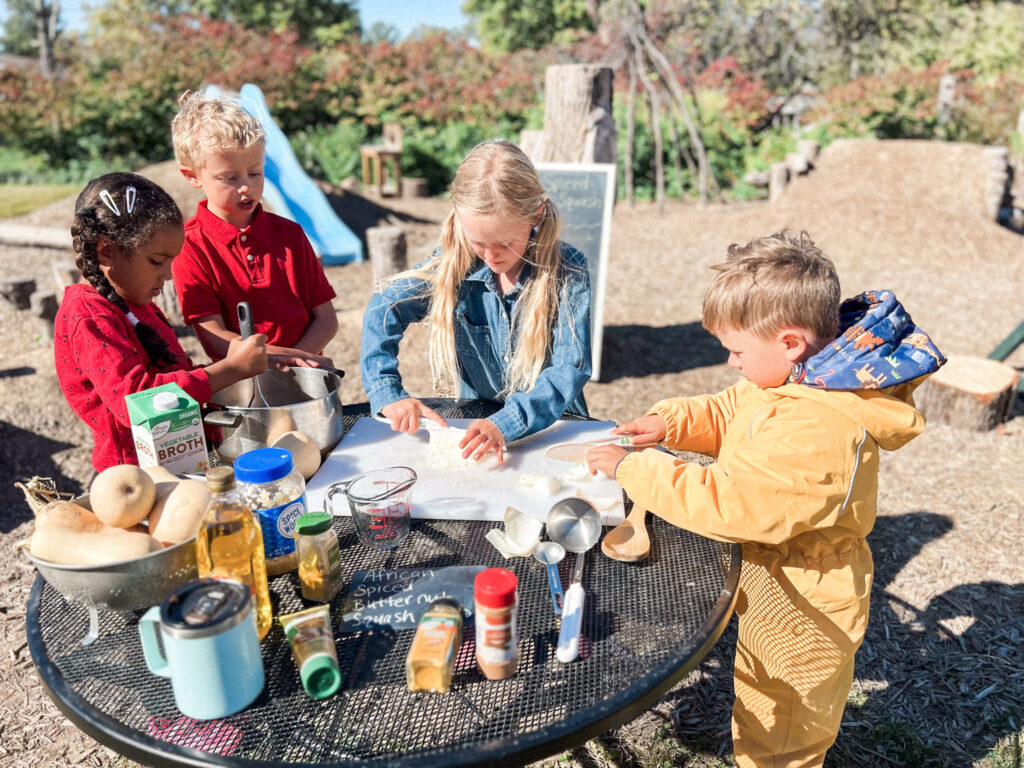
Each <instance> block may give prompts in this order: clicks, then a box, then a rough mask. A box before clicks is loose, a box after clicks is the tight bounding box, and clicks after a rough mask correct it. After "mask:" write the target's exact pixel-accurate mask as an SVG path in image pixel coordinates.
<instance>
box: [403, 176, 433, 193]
mask: <svg viewBox="0 0 1024 768" xmlns="http://www.w3.org/2000/svg"><path fill="white" fill-rule="evenodd" d="M429 196H430V183H429V182H428V181H427V180H426V179H418V178H413V177H410V176H403V177H402V197H429Z"/></svg>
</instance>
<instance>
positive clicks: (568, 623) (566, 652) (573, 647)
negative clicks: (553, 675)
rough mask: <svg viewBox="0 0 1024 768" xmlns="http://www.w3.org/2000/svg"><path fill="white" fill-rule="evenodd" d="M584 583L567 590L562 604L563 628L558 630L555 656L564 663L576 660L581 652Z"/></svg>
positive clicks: (576, 583)
mask: <svg viewBox="0 0 1024 768" xmlns="http://www.w3.org/2000/svg"><path fill="white" fill-rule="evenodd" d="M584 596H585V595H584V592H583V585H582V584H580V583H579V582H573V584H572V585H571V586H570V587H569V588H568V589H567V590H566V591H565V602H564V603H563V604H562V628H561V630H559V632H558V649H557V650H556V651H555V656H557V657H558V660H559V661H560V662H562V663H563V664H568V663H569V662H570V661H575V660H576V657H577V656H578V655H579V652H580V626H581V625H582V624H583V598H584Z"/></svg>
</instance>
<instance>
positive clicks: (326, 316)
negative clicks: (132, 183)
mask: <svg viewBox="0 0 1024 768" xmlns="http://www.w3.org/2000/svg"><path fill="white" fill-rule="evenodd" d="M180 103H181V111H180V112H178V114H177V116H175V118H174V121H173V122H172V123H171V134H172V138H173V142H174V154H175V156H176V157H177V160H178V163H179V165H180V168H181V173H182V175H184V176H185V178H186V179H188V181H189V183H190V184H191V185H192V186H194V187H196V188H198V189H202V190H203V191H204V192H205V193H206V200H203V201H202V202H200V203H199V207H198V209H197V211H196V215H195V216H194V217H193V218H192V219H191V220H190V221H189V222H188V223H187V224H186V225H185V245H184V247H183V248H182V250H181V254H180V255H179V256H178V258H176V259H175V260H174V265H173V268H172V271H173V275H174V286H175V289H176V290H177V292H178V300H179V301H180V302H181V311H182V315H183V316H184V318H185V322H187V323H188V324H189V325H191V326H192V327H193V328H194V329H195V332H196V336H198V337H199V341H200V343H202V345H203V349H205V350H206V353H207V354H208V355H209V356H210V358H211V359H213V360H220V359H221V358H223V357H224V356H225V355H226V354H227V351H228V345H229V344H230V343H231V341H232V340H233V339H236V338H238V336H239V325H238V312H237V306H238V303H239V302H242V301H247V302H249V304H250V306H251V307H252V315H253V325H254V332H255V333H262V334H265V335H266V336H267V341H268V343H267V352H268V353H270V354H271V355H272V356H273V355H288V356H291V357H295V356H298V357H300V358H302V359H304V360H307V361H309V362H310V363H311V364H313V365H316V364H320V363H323V364H326V365H330V364H331V362H330V360H329V359H327V358H325V357H322V356H321V355H322V352H323V349H324V347H326V346H327V342H329V341H330V340H331V339H332V338H334V334H335V333H337V331H338V318H337V316H336V315H335V313H334V308H333V306H331V299H333V298H334V296H335V292H334V289H333V288H332V287H331V285H330V283H328V282H327V277H326V276H325V275H324V270H323V267H322V266H321V264H320V261H319V259H317V257H316V254H315V253H314V252H313V248H312V246H311V245H310V244H309V240H308V239H307V238H306V235H305V233H304V232H303V231H302V227H300V226H299V225H298V224H296V223H295V222H293V221H290V220H288V219H285V218H283V217H281V216H276V215H274V214H272V213H268V212H267V211H265V210H263V207H262V206H261V205H260V198H261V197H262V195H263V163H264V152H265V138H266V134H265V133H264V131H263V128H262V127H260V124H259V121H257V120H256V118H255V117H253V116H252V115H250V114H249V113H248V112H246V111H245V109H243V108H242V106H241V105H240V104H238V103H237V102H235V101H233V100H231V99H228V98H222V97H217V98H214V97H210V96H206V95H204V94H203V93H201V92H200V93H192V92H186V93H185V95H184V96H182V98H181V99H180Z"/></svg>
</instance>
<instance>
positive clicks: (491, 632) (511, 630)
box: [473, 568, 519, 680]
mask: <svg viewBox="0 0 1024 768" xmlns="http://www.w3.org/2000/svg"><path fill="white" fill-rule="evenodd" d="M518 586H519V580H518V579H517V578H516V575H515V574H514V573H512V572H511V571H509V570H506V569H504V568H488V569H486V570H484V571H481V572H480V573H478V574H477V576H476V578H475V579H474V580H473V603H474V606H475V608H476V618H475V622H476V663H477V666H479V667H480V671H481V672H483V673H484V677H486V678H487V679H488V680H503V679H504V678H506V677H510V676H511V675H513V674H515V671H516V669H517V668H518V667H519V638H518V633H517V629H516V607H517V605H518V602H519V600H518V595H517V593H516V590H517V588H518Z"/></svg>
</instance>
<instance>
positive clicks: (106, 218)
mask: <svg viewBox="0 0 1024 768" xmlns="http://www.w3.org/2000/svg"><path fill="white" fill-rule="evenodd" d="M181 223H182V217H181V210H180V209H179V208H178V205H177V203H175V202H174V200H173V199H172V198H171V196H170V195H168V194H167V192H165V191H164V190H163V189H162V188H161V187H159V186H158V185H156V184H154V183H153V182H152V181H150V180H149V179H147V178H145V177H143V176H139V175H138V174H135V173H107V174H104V175H103V176H100V177H98V178H95V179H93V180H92V181H90V182H89V183H88V184H87V185H86V187H85V189H83V190H82V193H81V194H80V195H79V196H78V200H77V201H75V220H74V223H73V224H72V225H71V238H72V245H73V247H74V249H75V254H76V256H75V264H76V265H77V266H78V269H79V270H80V271H81V273H82V277H84V278H85V279H86V280H88V281H89V283H90V284H91V285H92V287H93V288H95V289H96V292H97V293H98V294H99V295H100V296H102V297H103V298H105V299H106V300H107V301H109V302H110V303H112V304H114V305H115V306H116V307H118V308H119V309H120V310H121V311H122V312H124V313H125V315H127V316H128V319H129V320H130V321H131V322H132V325H133V326H134V328H135V334H136V335H137V336H138V337H139V341H140V342H141V344H142V346H143V348H144V349H145V350H146V353H147V354H148V355H149V359H150V360H151V361H152V362H153V363H154V364H155V365H160V364H161V363H166V364H171V363H175V362H177V358H176V357H175V355H174V353H173V352H171V350H170V348H169V347H168V345H167V342H166V341H164V340H163V338H162V337H161V336H160V334H159V333H157V331H156V329H154V328H151V327H150V326H148V325H146V324H145V323H143V322H141V321H139V320H138V319H137V318H135V315H134V314H133V313H132V312H131V310H129V308H128V305H127V303H125V300H124V299H123V298H121V296H120V295H119V294H118V293H117V291H116V290H114V286H113V285H111V284H110V281H109V280H107V277H106V275H104V274H103V270H102V269H100V261H99V249H98V243H99V239H100V238H101V237H106V238H107V239H108V240H109V241H110V242H111V243H112V244H113V245H114V247H115V249H116V250H117V251H118V253H116V254H115V257H116V258H127V257H128V256H129V255H131V253H132V252H133V251H135V250H136V249H138V248H141V247H142V246H144V245H145V244H146V243H148V242H149V240H150V239H151V238H152V237H153V235H155V234H156V233H157V232H159V231H160V230H161V229H163V228H164V227H167V226H171V225H174V224H177V225H179V226H180V225H181ZM164 322H167V321H166V320H164ZM168 325H169V324H168Z"/></svg>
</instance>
